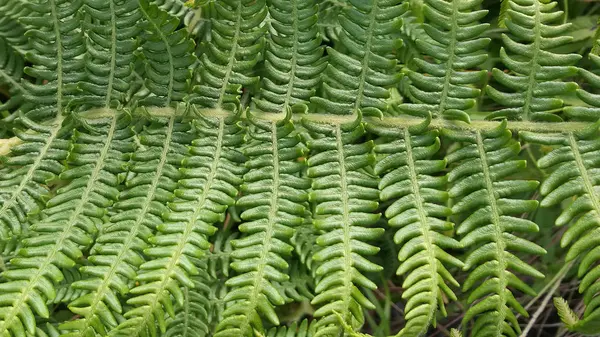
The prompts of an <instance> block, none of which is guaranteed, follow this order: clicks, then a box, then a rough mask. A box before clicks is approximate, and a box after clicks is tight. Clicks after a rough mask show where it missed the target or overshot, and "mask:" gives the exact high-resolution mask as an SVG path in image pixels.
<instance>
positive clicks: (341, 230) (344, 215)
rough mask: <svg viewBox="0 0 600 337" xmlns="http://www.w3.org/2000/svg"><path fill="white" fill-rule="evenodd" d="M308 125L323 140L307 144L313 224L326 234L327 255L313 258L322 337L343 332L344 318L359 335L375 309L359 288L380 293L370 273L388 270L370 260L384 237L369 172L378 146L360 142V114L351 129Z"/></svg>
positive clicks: (376, 193) (374, 183) (324, 249)
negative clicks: (365, 310) (377, 241)
mask: <svg viewBox="0 0 600 337" xmlns="http://www.w3.org/2000/svg"><path fill="white" fill-rule="evenodd" d="M304 125H305V126H306V127H307V128H308V129H309V130H310V131H311V132H313V133H316V134H318V135H320V138H318V139H314V140H311V141H309V142H308V144H307V145H308V148H309V149H310V151H311V156H310V158H309V159H308V167H309V168H308V171H307V174H308V176H309V177H310V178H312V192H311V193H310V200H311V201H312V202H314V203H315V204H316V205H315V210H314V212H313V224H314V226H315V227H316V228H317V229H319V230H321V231H322V232H323V234H321V235H320V236H319V238H318V239H317V244H319V245H320V246H321V249H320V250H318V252H317V253H316V254H315V255H314V256H313V259H314V260H316V261H318V262H319V266H318V268H317V269H316V271H315V274H316V275H317V284H316V289H315V292H316V293H317V295H316V296H315V298H314V299H313V300H312V304H314V305H317V306H318V309H317V310H316V311H315V313H314V316H315V317H317V318H319V321H318V323H317V334H316V336H329V335H336V334H340V333H341V332H342V330H341V329H342V328H341V326H340V324H339V321H338V315H341V317H342V319H343V320H344V321H345V322H346V323H347V324H348V325H349V326H351V327H353V328H356V329H357V328H359V327H360V326H362V324H363V320H364V318H363V316H362V308H363V307H364V308H368V309H372V308H373V304H372V303H371V302H369V300H368V299H367V298H366V297H365V295H363V294H362V293H361V291H360V289H359V287H366V288H370V289H374V288H376V285H375V283H373V281H371V280H369V279H368V278H367V277H366V276H365V273H368V272H377V271H380V270H381V269H382V268H381V267H380V266H378V265H377V264H375V263H373V262H371V261H369V260H368V258H367V257H368V256H369V255H373V254H375V253H377V252H378V251H379V248H378V247H375V246H373V245H371V244H369V243H368V241H370V240H374V239H376V238H377V237H379V236H380V235H381V234H382V233H383V228H377V227H374V225H375V223H376V222H377V220H378V219H379V217H380V214H378V213H375V211H376V210H377V207H378V202H377V200H378V197H379V191H378V190H377V183H378V179H377V178H376V177H374V176H373V175H372V174H370V173H369V172H368V171H367V170H368V168H369V167H370V166H371V165H372V164H373V162H374V159H375V157H374V156H373V154H372V149H373V146H374V145H373V142H372V141H369V142H360V139H361V137H362V136H363V135H364V133H365V129H364V126H363V124H362V123H361V116H360V114H358V115H357V118H356V120H355V121H354V122H352V123H349V124H338V125H328V124H318V123H314V122H308V121H305V122H304Z"/></svg>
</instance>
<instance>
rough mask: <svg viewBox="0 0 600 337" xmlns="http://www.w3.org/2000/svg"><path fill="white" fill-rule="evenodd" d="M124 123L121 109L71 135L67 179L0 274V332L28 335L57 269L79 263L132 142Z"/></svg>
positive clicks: (43, 311) (43, 312)
mask: <svg viewBox="0 0 600 337" xmlns="http://www.w3.org/2000/svg"><path fill="white" fill-rule="evenodd" d="M130 121H131V119H130V118H129V117H128V115H127V114H126V113H123V114H122V115H120V116H118V115H116V116H114V117H111V118H107V119H102V120H100V121H99V123H98V125H93V127H94V130H95V131H93V132H87V131H84V130H81V131H78V132H76V133H75V143H74V145H73V149H72V150H71V153H70V154H69V165H70V168H69V169H68V170H66V171H64V172H62V173H61V174H60V179H61V180H65V181H68V182H69V183H68V184H66V185H65V186H63V187H60V188H59V189H58V190H57V192H56V195H55V196H54V197H52V198H50V199H49V200H48V201H47V202H46V208H45V209H44V210H43V211H42V213H41V215H40V219H39V220H38V221H36V222H35V223H34V224H33V225H32V226H31V227H30V232H31V233H30V235H29V236H28V237H27V238H26V239H24V240H23V241H22V242H23V248H21V249H20V250H19V253H18V256H17V257H15V258H13V259H12V260H11V261H10V264H11V268H9V269H8V270H6V271H4V272H3V273H2V279H3V281H4V282H2V283H0V292H1V294H2V295H1V298H2V299H1V300H0V305H1V307H0V335H2V336H11V335H14V336H22V335H23V334H24V333H25V331H27V332H28V333H30V334H34V333H35V318H34V313H35V315H39V316H41V317H45V318H48V317H49V312H48V307H47V305H46V302H47V301H48V300H52V299H54V298H55V297H56V285H57V284H58V283H59V282H60V281H61V280H62V279H63V277H64V276H63V274H62V272H61V270H60V268H72V267H74V266H75V265H77V264H78V263H80V259H81V258H82V257H83V252H82V249H83V248H85V247H86V246H89V245H90V244H91V243H93V241H94V236H95V234H96V232H97V231H98V227H99V226H100V225H101V223H102V217H103V216H104V215H105V214H106V208H107V207H108V206H110V205H111V204H112V203H113V201H114V200H116V198H117V196H118V195H119V190H118V188H117V186H118V185H119V183H120V181H121V180H122V178H123V176H122V174H123V173H124V172H125V170H126V169H127V167H126V162H127V160H128V156H129V153H131V152H132V151H133V146H134V143H133V142H132V141H131V137H132V136H133V129H132V128H131V127H130Z"/></svg>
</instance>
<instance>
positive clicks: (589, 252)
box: [522, 123, 600, 331]
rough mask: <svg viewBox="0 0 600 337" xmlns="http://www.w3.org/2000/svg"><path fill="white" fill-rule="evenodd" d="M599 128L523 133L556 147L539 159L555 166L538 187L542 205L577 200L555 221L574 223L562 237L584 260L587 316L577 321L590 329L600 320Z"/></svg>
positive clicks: (543, 165) (581, 271) (569, 256)
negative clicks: (558, 132) (562, 132)
mask: <svg viewBox="0 0 600 337" xmlns="http://www.w3.org/2000/svg"><path fill="white" fill-rule="evenodd" d="M597 129H598V124H597V123H596V124H593V126H592V127H590V128H589V129H588V130H586V131H585V132H579V133H572V132H569V133H564V134H545V135H540V134H534V133H525V132H523V133H522V137H523V138H524V139H526V140H528V141H531V142H536V143H541V144H545V145H557V146H558V147H557V148H556V149H555V150H553V151H552V152H550V153H548V154H547V155H545V156H544V157H542V158H540V159H539V161H538V166H539V167H540V168H542V169H551V168H552V173H550V175H549V176H548V177H546V179H545V180H544V182H543V183H542V185H541V186H540V193H541V194H542V195H543V196H544V199H542V202H541V206H543V207H553V206H557V205H560V204H561V203H562V202H563V201H565V200H570V199H574V201H573V202H572V203H570V204H569V205H568V206H566V207H565V209H564V210H563V211H562V213H561V214H560V216H559V217H558V218H557V219H556V224H557V225H559V226H563V225H567V224H569V225H570V226H569V228H568V229H567V230H566V231H565V232H564V234H563V236H562V238H561V241H560V243H561V246H562V247H569V250H568V252H567V255H566V257H565V260H566V261H567V262H569V261H572V260H574V259H576V258H580V259H581V263H580V264H579V269H578V272H577V274H578V276H579V278H581V283H580V284H579V292H581V293H583V294H584V303H585V304H586V308H585V312H584V314H583V317H584V318H583V319H582V320H581V321H580V322H578V323H577V325H576V326H577V327H578V329H582V330H587V331H592V330H593V329H591V327H595V328H596V329H597V328H598V323H597V322H598V320H599V319H600V264H599V263H600V198H599V197H598V183H597V179H598V178H597V177H598V169H599V168H600V160H598V154H599V153H600V136H599V135H598V132H597ZM575 331H580V330H575ZM596 331H597V330H596Z"/></svg>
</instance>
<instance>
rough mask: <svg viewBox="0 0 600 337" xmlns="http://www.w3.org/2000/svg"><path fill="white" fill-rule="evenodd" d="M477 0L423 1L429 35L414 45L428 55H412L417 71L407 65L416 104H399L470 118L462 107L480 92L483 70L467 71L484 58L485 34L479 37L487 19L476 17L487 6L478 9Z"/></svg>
mask: <svg viewBox="0 0 600 337" xmlns="http://www.w3.org/2000/svg"><path fill="white" fill-rule="evenodd" d="M480 5H481V0H471V1H444V0H426V1H425V6H423V10H424V14H425V17H426V18H427V19H428V22H427V23H425V24H424V25H423V29H424V31H425V33H426V36H427V38H417V40H416V46H417V48H418V49H419V50H420V51H421V53H423V54H424V55H428V56H429V57H430V60H431V61H426V60H425V59H416V60H414V61H413V62H414V63H415V64H416V66H417V67H418V69H419V70H418V71H408V77H409V79H410V81H411V86H410V92H411V98H412V99H413V102H414V104H403V105H401V106H400V110H401V111H403V112H405V113H408V114H413V115H423V113H424V112H425V113H427V112H428V111H431V112H432V113H433V114H434V116H439V117H443V118H446V119H458V120H463V121H469V115H468V113H467V112H466V111H467V110H468V109H471V108H472V107H473V106H475V103H476V98H477V97H479V95H480V90H479V89H477V88H476V86H477V84H478V83H480V82H482V80H483V78H485V76H486V74H487V71H486V70H479V71H471V70H472V69H476V68H477V67H478V66H480V65H481V64H482V63H483V62H484V61H485V60H486V59H487V53H486V52H485V49H486V47H487V45H488V44H489V42H490V39H489V38H482V37H481V36H482V34H483V33H484V32H485V31H486V30H487V28H488V27H489V24H487V23H478V21H479V20H481V19H482V18H483V17H485V15H486V14H487V12H488V11H487V10H478V8H479V7H480Z"/></svg>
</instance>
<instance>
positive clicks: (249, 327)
mask: <svg viewBox="0 0 600 337" xmlns="http://www.w3.org/2000/svg"><path fill="white" fill-rule="evenodd" d="M247 117H248V121H249V122H250V123H252V126H253V128H251V129H250V131H249V136H250V137H252V141H251V142H250V143H249V144H248V145H247V147H246V149H245V154H246V156H247V157H248V161H247V162H246V167H247V168H248V173H246V174H245V175H244V184H243V185H242V187H241V191H242V193H243V196H242V197H240V198H239V199H238V201H237V203H236V205H237V206H238V207H241V208H244V209H245V210H244V211H243V212H242V214H241V218H242V219H243V220H244V221H245V222H244V223H242V224H241V225H240V226H239V227H238V228H239V230H240V232H242V233H244V234H245V236H243V237H242V238H240V239H237V240H235V241H233V242H232V244H233V247H234V250H233V253H232V257H233V258H234V261H233V262H232V263H231V267H232V268H233V269H234V270H236V271H237V272H238V275H236V276H234V277H231V278H230V279H229V280H227V283H226V284H227V285H228V286H229V287H230V291H229V293H228V294H227V296H225V299H224V300H225V301H227V302H230V305H228V306H227V307H226V309H225V311H224V313H223V315H224V316H225V318H224V319H223V320H222V321H221V322H219V325H218V326H217V333H216V334H215V337H222V336H223V337H225V336H252V333H253V329H254V330H257V331H263V324H262V320H261V317H264V318H266V319H267V320H268V321H269V322H270V323H272V324H274V325H279V319H278V317H277V313H275V308H274V307H275V306H277V305H283V304H285V298H284V297H283V296H282V294H281V293H280V292H279V290H278V289H276V288H275V286H274V285H273V283H274V282H284V281H287V280H288V279H289V276H288V275H287V274H288V267H289V265H288V263H287V262H286V260H285V257H286V256H289V255H290V253H291V252H292V250H293V246H292V245H290V238H291V237H292V236H293V235H294V227H295V226H298V225H300V224H302V222H303V221H304V214H305V203H306V202H307V201H308V194H307V193H306V190H307V189H308V188H309V187H310V181H309V180H308V179H307V178H302V177H299V176H298V174H299V173H300V172H301V171H302V170H303V169H304V166H305V163H304V162H303V161H299V160H298V158H300V157H302V156H303V155H304V147H303V146H302V144H301V143H300V137H299V136H298V135H297V134H296V133H295V132H294V131H295V129H294V124H292V123H291V122H290V118H291V112H290V110H288V113H287V116H286V118H284V119H282V120H280V121H279V122H276V121H273V122H269V121H262V120H259V119H258V118H257V117H255V116H253V115H252V114H250V113H249V112H248V113H247Z"/></svg>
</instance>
